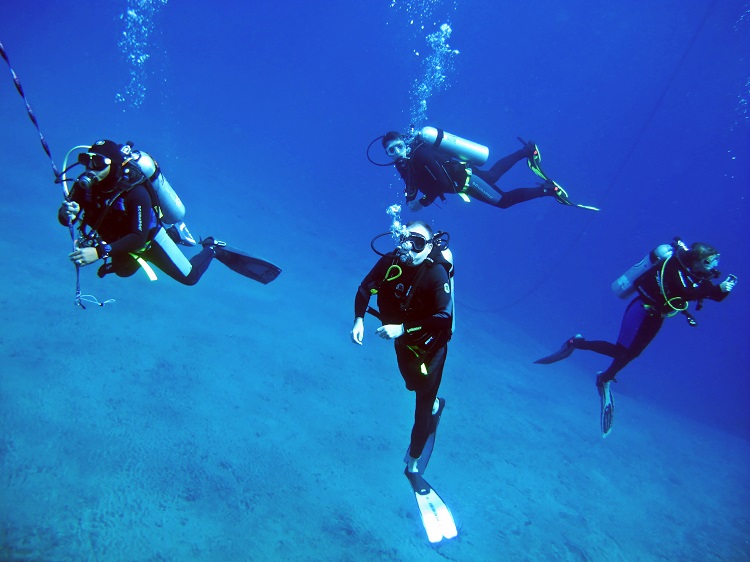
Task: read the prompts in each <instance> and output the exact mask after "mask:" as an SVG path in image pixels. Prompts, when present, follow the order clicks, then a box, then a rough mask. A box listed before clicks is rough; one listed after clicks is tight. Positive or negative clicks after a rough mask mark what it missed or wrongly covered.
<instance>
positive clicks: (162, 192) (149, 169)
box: [130, 150, 185, 224]
mask: <svg viewBox="0 0 750 562" xmlns="http://www.w3.org/2000/svg"><path fill="white" fill-rule="evenodd" d="M130 155H131V158H132V160H131V162H132V163H134V164H135V165H136V166H137V167H138V169H139V170H140V171H141V172H143V174H144V175H145V176H146V177H147V178H148V179H149V181H150V182H151V185H152V186H153V188H154V192H155V193H156V196H157V197H158V198H159V208H160V209H161V213H162V220H163V221H164V222H165V223H167V224H174V223H176V222H179V221H181V220H182V218H183V217H184V216H185V205H183V203H182V201H181V200H180V197H179V196H178V195H177V193H175V191H174V189H172V186H171V185H170V184H169V182H168V181H167V178H165V177H164V174H162V173H161V169H160V168H159V164H157V163H156V160H154V159H153V158H152V157H151V155H150V154H148V153H147V152H144V151H143V150H133V151H132V152H131V154H130Z"/></svg>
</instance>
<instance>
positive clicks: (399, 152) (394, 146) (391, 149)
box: [385, 139, 409, 162]
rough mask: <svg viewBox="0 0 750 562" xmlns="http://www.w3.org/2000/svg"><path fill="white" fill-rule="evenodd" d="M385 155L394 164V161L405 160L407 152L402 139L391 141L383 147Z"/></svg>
mask: <svg viewBox="0 0 750 562" xmlns="http://www.w3.org/2000/svg"><path fill="white" fill-rule="evenodd" d="M385 153H386V154H387V155H388V157H389V158H391V159H392V160H393V161H394V162H395V161H396V160H401V159H402V158H406V155H407V154H408V153H409V150H408V148H407V146H406V143H405V142H404V141H403V140H402V139H393V140H392V141H389V142H388V143H387V144H386V145H385Z"/></svg>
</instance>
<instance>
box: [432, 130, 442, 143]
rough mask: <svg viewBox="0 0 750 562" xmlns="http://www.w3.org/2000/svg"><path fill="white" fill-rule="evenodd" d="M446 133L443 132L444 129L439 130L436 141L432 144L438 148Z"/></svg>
mask: <svg viewBox="0 0 750 562" xmlns="http://www.w3.org/2000/svg"><path fill="white" fill-rule="evenodd" d="M444 136H445V135H444V134H443V129H438V130H437V135H435V142H433V143H432V146H434V147H435V148H438V147H439V146H440V143H441V142H443V137H444Z"/></svg>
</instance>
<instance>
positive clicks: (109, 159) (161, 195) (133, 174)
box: [58, 140, 281, 285]
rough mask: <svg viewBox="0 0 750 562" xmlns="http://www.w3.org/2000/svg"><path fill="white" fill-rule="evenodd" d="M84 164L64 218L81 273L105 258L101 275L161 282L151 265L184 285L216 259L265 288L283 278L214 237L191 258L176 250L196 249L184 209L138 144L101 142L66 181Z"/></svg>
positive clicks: (81, 158) (86, 153)
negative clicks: (74, 236)
mask: <svg viewBox="0 0 750 562" xmlns="http://www.w3.org/2000/svg"><path fill="white" fill-rule="evenodd" d="M76 148H86V147H76ZM72 150H76V149H75V148H74V149H72ZM72 150H71V152H72ZM69 154H70V153H69ZM77 165H82V166H84V167H85V168H86V169H85V171H84V172H83V173H82V174H80V175H79V176H78V178H77V180H76V181H75V183H74V185H73V187H72V189H71V190H70V192H67V189H66V193H67V197H66V200H65V201H64V202H63V204H62V206H61V207H60V210H59V212H58V220H59V221H60V223H61V224H62V225H64V226H71V225H74V226H76V227H77V228H78V230H79V233H80V236H79V238H78V241H77V243H76V248H75V250H74V251H73V252H72V253H71V254H70V255H69V258H70V260H71V261H72V262H73V263H74V264H75V265H76V266H77V267H84V266H87V265H90V264H92V263H95V262H97V261H98V260H103V262H104V263H103V264H102V265H101V266H100V267H99V271H98V274H99V276H100V277H104V276H105V275H107V274H109V273H114V274H115V275H117V276H119V277H130V276H131V275H133V274H135V273H136V272H137V271H138V269H140V268H143V269H144V270H145V271H146V273H147V274H148V275H149V277H150V278H151V279H155V278H156V276H155V274H154V272H153V270H152V269H151V267H150V266H149V263H151V264H153V265H155V266H156V267H157V268H159V269H160V270H161V271H163V272H164V273H166V274H167V275H168V276H170V277H171V278H173V279H175V280H176V281H179V282H180V283H182V284H184V285H195V284H196V283H197V282H198V280H199V279H200V278H201V276H202V275H203V274H204V273H205V271H206V270H207V269H208V266H209V265H210V263H211V261H212V260H213V258H214V257H216V258H217V259H218V260H219V261H221V262H223V263H225V264H226V265H227V266H228V267H230V268H231V269H233V270H234V271H237V272H238V273H241V274H242V275H245V276H246V277H250V278H252V279H255V280H256V281H259V282H261V283H268V282H270V281H272V280H273V279H275V278H276V277H277V276H278V275H279V273H280V272H281V270H280V269H279V268H278V267H276V266H275V265H273V264H270V263H268V262H265V261H263V260H260V259H258V258H253V257H252V256H249V255H247V254H245V253H244V252H241V251H239V250H235V249H234V248H230V247H229V246H227V245H226V243H225V242H221V241H219V240H215V239H214V238H213V237H208V238H206V239H204V240H202V241H201V242H200V245H201V246H202V250H201V251H200V252H199V253H198V254H196V255H194V256H193V257H192V258H191V259H190V260H188V259H187V258H186V257H185V255H184V254H183V253H182V252H181V251H180V249H179V247H178V246H177V244H181V245H185V246H195V245H196V242H195V239H194V238H193V237H192V235H191V234H190V232H189V230H188V229H187V226H186V225H185V223H184V222H182V218H183V217H184V214H185V207H184V206H183V204H182V202H181V201H180V198H179V197H178V196H177V195H176V193H175V192H174V190H173V189H172V187H171V186H170V185H169V182H168V181H167V180H166V178H165V177H164V175H163V174H162V173H161V170H160V169H159V166H158V165H157V164H156V162H155V161H154V159H153V158H152V157H151V156H150V155H149V154H147V153H146V152H143V151H137V150H134V149H133V143H130V142H128V143H125V144H122V145H121V144H118V143H116V142H114V141H111V140H99V141H97V142H95V143H94V144H93V145H91V146H90V147H89V148H87V149H86V150H85V151H84V152H80V153H79V154H78V157H77V162H76V163H74V164H73V165H72V166H70V167H68V168H67V169H66V170H65V171H64V172H63V173H62V174H61V180H59V181H62V182H65V181H67V179H66V178H65V173H66V172H68V171H69V170H70V169H71V168H73V167H74V166H77Z"/></svg>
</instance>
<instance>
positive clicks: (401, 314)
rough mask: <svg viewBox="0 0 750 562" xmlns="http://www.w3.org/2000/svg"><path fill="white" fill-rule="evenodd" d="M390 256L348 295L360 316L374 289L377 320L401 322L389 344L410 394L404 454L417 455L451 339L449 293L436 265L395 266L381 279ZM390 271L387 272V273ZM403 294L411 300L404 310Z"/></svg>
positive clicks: (444, 273)
mask: <svg viewBox="0 0 750 562" xmlns="http://www.w3.org/2000/svg"><path fill="white" fill-rule="evenodd" d="M394 259H395V254H394V253H393V252H392V253H390V254H386V255H385V256H384V257H382V258H381V259H380V260H379V261H378V263H377V264H376V265H375V267H373V268H372V270H371V271H370V273H368V274H367V276H366V277H365V278H364V279H363V280H362V283H361V284H360V286H359V290H358V291H357V295H356V297H355V299H354V315H355V317H361V318H364V316H365V312H366V310H367V304H368V302H369V300H370V295H371V292H370V291H371V289H377V300H378V309H379V312H380V314H379V317H380V321H381V322H382V324H383V325H386V324H403V325H404V334H403V335H402V336H401V337H398V338H396V339H395V340H394V346H395V350H396V360H397V362H398V368H399V370H400V371H401V376H402V377H403V379H404V382H405V383H406V388H407V389H409V390H412V391H414V392H415V393H416V407H415V409H414V426H413V427H412V431H411V444H410V447H409V454H410V455H411V456H412V457H414V458H418V457H419V456H420V455H421V454H422V450H423V449H424V446H425V443H426V441H427V437H428V436H429V434H430V422H431V418H432V406H433V403H434V402H435V398H436V397H437V393H438V388H439V387H440V381H441V380H442V378H443V366H444V364H445V358H446V355H447V352H448V345H447V344H448V341H449V340H450V338H451V324H452V295H451V290H450V281H449V278H448V273H447V271H446V269H445V267H443V265H442V264H440V263H433V262H425V263H424V264H422V265H420V266H416V267H409V266H406V265H399V267H400V268H401V271H402V273H401V275H400V276H398V277H397V278H396V279H393V280H391V281H385V280H384V279H385V277H386V274H387V273H388V269H389V267H390V266H391V265H392V264H393V263H394ZM395 263H396V264H398V263H399V262H398V260H396V262H395ZM420 270H421V271H420ZM394 273H395V270H391V274H390V275H388V277H392V276H393V274H394ZM417 277H419V278H418V279H417ZM415 280H416V284H415ZM407 295H411V298H410V301H409V302H408V305H407V306H406V308H405V310H404V309H403V308H404V305H405V303H406V301H407V299H408V297H407Z"/></svg>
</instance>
